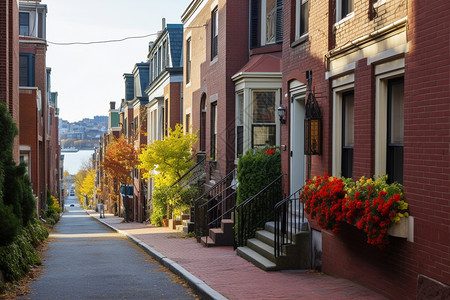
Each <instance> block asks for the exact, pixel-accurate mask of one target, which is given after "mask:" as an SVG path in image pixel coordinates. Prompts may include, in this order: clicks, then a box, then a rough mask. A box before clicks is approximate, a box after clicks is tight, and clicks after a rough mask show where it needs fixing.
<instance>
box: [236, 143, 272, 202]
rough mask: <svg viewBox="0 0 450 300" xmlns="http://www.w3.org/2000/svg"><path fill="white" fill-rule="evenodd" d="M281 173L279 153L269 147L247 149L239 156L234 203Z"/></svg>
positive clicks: (253, 193) (250, 194)
mask: <svg viewBox="0 0 450 300" xmlns="http://www.w3.org/2000/svg"><path fill="white" fill-rule="evenodd" d="M280 175H281V153H280V152H279V151H275V150H273V149H271V148H265V149H249V150H248V151H247V152H246V153H245V154H244V155H242V156H241V157H240V158H239V162H238V172H237V179H238V182H239V185H238V188H237V200H236V205H237V204H239V203H241V202H243V201H245V200H247V199H248V198H250V197H252V196H254V195H255V194H257V193H258V192H259V191H260V190H261V189H263V188H264V187H266V186H267V185H268V184H269V183H271V182H272V181H273V180H275V179H276V178H277V177H278V176H280Z"/></svg>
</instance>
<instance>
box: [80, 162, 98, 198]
mask: <svg viewBox="0 0 450 300" xmlns="http://www.w3.org/2000/svg"><path fill="white" fill-rule="evenodd" d="M94 188H95V170H94V169H91V170H89V171H88V172H87V174H86V177H84V180H83V184H82V185H81V188H80V191H81V193H82V194H83V195H86V196H87V198H88V199H92V197H93V196H94Z"/></svg>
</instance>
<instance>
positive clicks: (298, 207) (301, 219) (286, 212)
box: [274, 188, 307, 257]
mask: <svg viewBox="0 0 450 300" xmlns="http://www.w3.org/2000/svg"><path fill="white" fill-rule="evenodd" d="M301 192H302V188H300V189H299V190H297V191H296V192H294V193H292V194H291V195H289V196H288V197H286V198H285V199H283V200H282V201H280V202H278V203H277V204H276V205H275V207H274V209H275V232H274V255H275V257H279V256H281V255H282V253H283V251H282V250H283V249H282V248H283V245H291V244H292V242H293V239H294V235H295V234H297V233H298V232H300V231H303V230H305V228H304V227H305V225H306V227H307V224H306V223H305V211H304V205H303V203H302V202H301V201H300V194H301ZM306 230H307V229H306Z"/></svg>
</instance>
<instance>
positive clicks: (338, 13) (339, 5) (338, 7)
mask: <svg viewBox="0 0 450 300" xmlns="http://www.w3.org/2000/svg"><path fill="white" fill-rule="evenodd" d="M342 1H347V0H336V23H341V22H345V21H346V20H348V19H350V18H353V16H354V15H355V1H353V10H352V11H351V12H349V13H348V14H347V15H346V16H342V17H341V15H342V6H343V5H342Z"/></svg>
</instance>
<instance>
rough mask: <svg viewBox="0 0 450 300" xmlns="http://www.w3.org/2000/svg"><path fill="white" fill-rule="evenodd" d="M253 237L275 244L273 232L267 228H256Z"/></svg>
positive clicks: (271, 244)
mask: <svg viewBox="0 0 450 300" xmlns="http://www.w3.org/2000/svg"><path fill="white" fill-rule="evenodd" d="M255 238H257V239H258V240H260V241H263V242H264V243H266V244H268V245H270V246H272V247H274V245H275V238H274V234H273V232H270V231H267V230H258V231H257V232H256V234H255Z"/></svg>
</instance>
